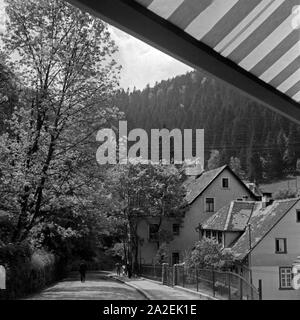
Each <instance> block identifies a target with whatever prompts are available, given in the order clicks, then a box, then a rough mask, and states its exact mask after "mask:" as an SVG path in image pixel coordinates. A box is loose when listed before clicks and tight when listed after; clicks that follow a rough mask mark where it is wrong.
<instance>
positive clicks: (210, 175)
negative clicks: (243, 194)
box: [185, 165, 256, 204]
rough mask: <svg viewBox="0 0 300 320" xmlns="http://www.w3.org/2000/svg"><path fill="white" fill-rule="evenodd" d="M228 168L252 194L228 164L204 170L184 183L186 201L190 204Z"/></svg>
mask: <svg viewBox="0 0 300 320" xmlns="http://www.w3.org/2000/svg"><path fill="white" fill-rule="evenodd" d="M225 169H226V170H229V171H230V172H231V174H232V175H233V176H234V177H235V178H236V179H237V180H238V182H239V183H240V184H241V185H242V186H243V187H244V188H245V189H247V191H248V192H249V193H250V194H251V195H252V196H253V198H254V199H255V198H256V196H255V195H254V193H253V192H252V191H251V190H250V189H249V188H248V187H247V186H246V185H245V184H244V183H243V181H242V180H241V179H240V178H239V177H238V176H237V175H236V174H235V173H234V172H233V171H232V170H231V169H230V167H229V166H228V165H225V166H223V167H220V168H217V169H213V170H210V171H204V172H203V173H202V174H201V176H200V177H199V178H197V179H194V180H190V181H189V183H187V184H186V197H185V199H186V201H187V203H188V204H192V203H193V202H194V201H195V200H196V199H197V198H198V197H199V196H200V195H201V194H202V193H203V192H204V191H205V190H206V189H207V188H208V187H209V186H210V184H211V183H212V182H213V181H214V180H215V179H216V178H217V177H218V176H219V175H220V174H221V173H222V172H223V171H224V170H225Z"/></svg>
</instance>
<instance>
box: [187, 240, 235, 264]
mask: <svg viewBox="0 0 300 320" xmlns="http://www.w3.org/2000/svg"><path fill="white" fill-rule="evenodd" d="M233 261H234V255H233V253H232V252H231V251H230V249H222V246H221V245H220V244H218V242H217V241H216V240H214V239H208V238H202V240H200V241H198V242H196V244H195V247H194V249H193V250H192V251H191V252H190V255H189V256H187V258H186V261H185V262H186V264H187V265H188V266H189V267H191V268H211V267H214V268H226V267H230V266H231V265H232V264H233Z"/></svg>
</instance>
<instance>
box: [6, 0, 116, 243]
mask: <svg viewBox="0 0 300 320" xmlns="http://www.w3.org/2000/svg"><path fill="white" fill-rule="evenodd" d="M6 12H7V15H8V19H7V20H6V30H7V32H6V33H5V35H4V37H3V44H4V45H3V52H4V54H5V55H6V56H7V57H8V58H7V63H10V64H9V69H10V70H12V71H13V72H14V73H15V74H16V76H17V78H18V81H19V83H20V87H21V90H20V91H21V92H20V93H19V97H18V102H17V103H16V108H15V110H14V112H13V115H12V118H11V120H10V121H9V126H10V131H9V132H7V133H4V134H2V135H1V136H0V173H1V175H0V197H1V202H2V205H3V207H5V208H6V210H7V211H9V212H11V213H13V214H14V215H15V218H16V220H17V223H16V232H15V233H14V235H13V238H12V239H11V241H14V242H18V241H23V240H24V239H28V238H31V239H34V240H35V241H36V238H39V239H40V240H41V242H42V243H43V242H44V238H45V235H44V232H45V231H46V232H48V233H49V234H50V236H49V237H52V238H54V237H56V235H60V236H61V239H60V240H59V241H60V243H63V241H64V240H66V239H68V238H72V237H74V236H81V237H84V236H90V235H91V230H92V232H94V231H95V232H97V233H102V232H104V233H105V232H106V231H105V230H104V229H105V222H104V218H103V216H102V215H101V214H100V212H99V208H101V203H102V189H103V171H104V168H99V166H98V165H97V163H96V161H95V156H94V153H95V150H96V146H95V136H96V132H97V131H98V130H99V129H100V128H102V127H103V126H110V125H111V124H112V123H114V122H115V121H116V120H117V119H118V118H119V117H121V116H122V114H121V113H120V112H119V111H118V110H117V109H116V108H115V107H113V105H112V103H111V98H112V95H113V94H114V91H115V88H116V87H117V85H118V81H117V79H118V72H119V67H118V66H117V64H116V62H115V61H114V59H113V55H114V53H115V52H116V50H117V48H116V46H115V44H114V42H113V41H112V40H111V38H110V34H109V32H108V30H107V26H106V25H105V24H104V23H103V22H102V21H101V20H99V19H96V18H93V17H92V16H90V15H89V14H87V13H84V12H82V11H80V10H79V9H77V8H75V7H73V6H71V5H70V4H68V3H66V2H65V1H57V0H51V1H45V0H39V1H33V0H28V1H25V2H23V1H20V0H9V1H8V5H7V7H6ZM12 57H13V58H12ZM101 169H102V170H101ZM72 220H73V221H76V222H77V223H76V224H75V223H72ZM101 225H103V227H100V228H99V229H97V228H96V227H99V226H101ZM93 226H95V227H93ZM95 236H96V235H95ZM49 237H48V238H49ZM56 239H57V237H56ZM48 240H49V239H48ZM59 241H58V243H59ZM48 244H49V241H48ZM52 244H53V241H52ZM56 247H58V245H56Z"/></svg>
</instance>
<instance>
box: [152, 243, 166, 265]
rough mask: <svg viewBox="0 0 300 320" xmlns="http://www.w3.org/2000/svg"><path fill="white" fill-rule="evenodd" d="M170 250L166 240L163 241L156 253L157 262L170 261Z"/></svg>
mask: <svg viewBox="0 0 300 320" xmlns="http://www.w3.org/2000/svg"><path fill="white" fill-rule="evenodd" d="M169 252H170V248H169V246H168V244H167V243H166V242H163V243H162V244H161V245H160V246H159V248H158V250H157V252H156V255H155V262H156V263H158V264H162V263H165V262H168V261H169Z"/></svg>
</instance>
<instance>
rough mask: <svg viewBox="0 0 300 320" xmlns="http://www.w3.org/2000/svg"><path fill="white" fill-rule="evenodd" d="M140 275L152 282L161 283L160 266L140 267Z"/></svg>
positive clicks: (144, 265)
mask: <svg viewBox="0 0 300 320" xmlns="http://www.w3.org/2000/svg"><path fill="white" fill-rule="evenodd" d="M140 273H141V275H142V276H143V277H145V278H149V279H152V280H157V281H162V278H163V277H162V265H159V264H156V265H155V264H153V265H146V264H143V265H141V270H140Z"/></svg>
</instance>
